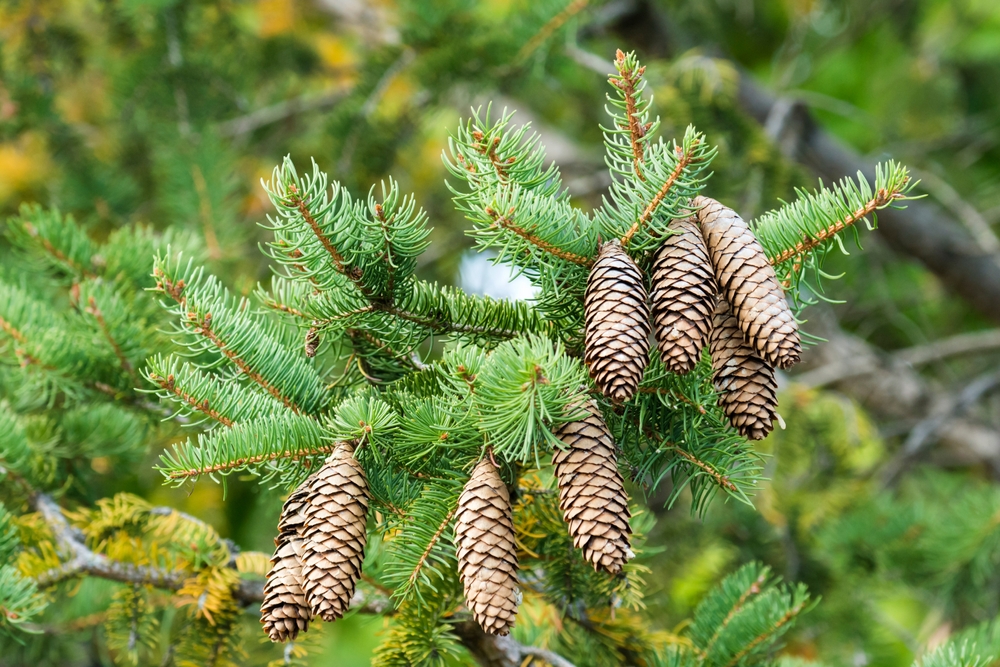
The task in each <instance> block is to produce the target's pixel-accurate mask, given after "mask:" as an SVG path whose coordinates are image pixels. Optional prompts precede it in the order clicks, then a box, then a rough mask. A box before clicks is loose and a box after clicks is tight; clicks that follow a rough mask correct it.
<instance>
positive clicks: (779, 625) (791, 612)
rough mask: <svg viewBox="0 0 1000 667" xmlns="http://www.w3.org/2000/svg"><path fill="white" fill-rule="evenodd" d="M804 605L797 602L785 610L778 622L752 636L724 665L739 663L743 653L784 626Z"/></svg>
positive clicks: (728, 666)
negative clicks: (765, 630) (750, 640)
mask: <svg viewBox="0 0 1000 667" xmlns="http://www.w3.org/2000/svg"><path fill="white" fill-rule="evenodd" d="M804 607H805V604H797V605H795V606H794V607H792V608H791V609H789V610H788V611H787V612H785V615H784V616H782V617H781V618H779V619H778V622H777V623H775V624H774V626H773V627H771V628H769V629H768V630H767V632H762V633H761V634H759V635H757V636H756V637H754V639H753V641H752V642H750V643H749V644H747V645H746V646H744V647H743V650H741V651H740V652H739V653H737V654H736V655H734V656H733V658H732V660H730V661H729V662H727V663H726V667H733V666H734V665H736V664H739V662H740V660H742V659H743V657H744V656H745V655H747V654H748V653H750V651H752V650H754V649H755V648H757V646H758V645H759V644H760V643H761V642H763V641H765V640H766V639H767V638H768V637H770V636H771V635H773V634H774V633H775V632H777V631H778V630H780V629H781V628H782V627H784V626H785V625H786V624H788V622H789V621H791V620H792V619H793V618H795V617H796V616H798V615H799V614H800V613H801V612H802V609H803V608H804Z"/></svg>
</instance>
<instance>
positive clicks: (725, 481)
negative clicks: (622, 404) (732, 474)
mask: <svg viewBox="0 0 1000 667" xmlns="http://www.w3.org/2000/svg"><path fill="white" fill-rule="evenodd" d="M642 430H643V432H644V433H645V434H646V437H647V438H649V439H650V440H655V441H656V442H657V443H659V445H660V446H661V447H663V448H664V449H668V450H670V451H673V452H675V453H676V454H678V455H680V456H681V457H682V458H684V459H686V460H687V461H688V462H689V463H691V464H693V465H695V466H697V467H698V468H701V469H702V470H704V471H705V473H706V474H708V476H709V477H711V478H712V479H713V480H715V483H716V484H718V485H719V486H721V487H722V488H724V489H726V490H728V491H732V492H733V493H738V492H739V488H738V487H737V486H736V485H735V484H733V483H732V482H731V481H730V480H729V477H727V476H726V475H723V474H722V473H720V472H719V471H718V470H716V469H715V468H714V467H713V466H712V465H710V464H708V463H705V462H704V461H702V460H701V459H699V458H698V457H697V456H695V455H694V454H692V453H691V452H689V451H686V450H684V449H682V448H681V447H680V445H677V444H676V443H673V442H670V441H668V440H664V439H663V438H662V437H661V436H660V434H659V433H657V432H656V431H654V430H653V429H651V428H649V427H646V426H643V427H642Z"/></svg>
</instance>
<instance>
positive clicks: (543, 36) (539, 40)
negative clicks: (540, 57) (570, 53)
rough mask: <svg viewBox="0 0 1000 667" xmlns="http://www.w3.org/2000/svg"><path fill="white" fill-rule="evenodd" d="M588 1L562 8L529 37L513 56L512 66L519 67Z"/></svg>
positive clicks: (582, 8) (580, 0) (585, 5)
mask: <svg viewBox="0 0 1000 667" xmlns="http://www.w3.org/2000/svg"><path fill="white" fill-rule="evenodd" d="M588 4H589V0H573V1H572V2H570V3H569V4H568V5H566V7H564V8H563V10H562V11H560V12H559V13H558V14H556V15H555V16H553V17H552V18H550V19H549V20H548V21H546V22H545V25H543V26H542V27H541V29H539V31H538V32H536V33H535V34H534V35H532V36H531V39H529V40H528V41H527V42H525V43H524V45H523V46H522V47H521V48H520V49H519V50H518V52H517V55H516V56H514V64H515V65H520V64H521V63H523V62H524V61H525V60H527V59H528V57H529V56H530V55H531V54H532V53H534V52H535V51H536V50H538V47H539V46H541V45H542V44H544V43H545V41H546V40H547V39H548V38H549V37H551V36H552V33H554V32H555V31H557V30H559V28H561V27H562V26H563V24H565V23H566V21H569V20H570V19H571V18H573V17H574V16H576V15H577V14H579V13H580V12H581V11H583V10H584V9H585V8H586V7H587V5H588Z"/></svg>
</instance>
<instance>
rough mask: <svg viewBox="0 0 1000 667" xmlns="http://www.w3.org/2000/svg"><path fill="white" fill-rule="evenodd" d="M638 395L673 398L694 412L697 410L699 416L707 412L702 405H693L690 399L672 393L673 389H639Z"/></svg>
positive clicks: (674, 392)
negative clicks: (658, 395) (656, 395)
mask: <svg viewBox="0 0 1000 667" xmlns="http://www.w3.org/2000/svg"><path fill="white" fill-rule="evenodd" d="M639 393H640V394H660V395H664V396H672V397H673V398H675V399H677V400H678V401H680V402H682V403H687V404H688V405H690V406H691V407H693V408H694V409H695V410H697V411H698V412H700V413H701V414H705V413H706V412H707V411H706V410H705V406H704V405H700V404H698V403H695V402H694V401H692V400H691V399H690V398H688V397H687V396H685V395H684V394H680V393H678V392H676V391H674V390H673V389H665V388H663V387H639Z"/></svg>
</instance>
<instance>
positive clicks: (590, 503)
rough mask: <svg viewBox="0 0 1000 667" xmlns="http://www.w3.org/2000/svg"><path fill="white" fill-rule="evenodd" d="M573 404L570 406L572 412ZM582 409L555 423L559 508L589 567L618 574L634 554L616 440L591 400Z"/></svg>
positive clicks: (576, 545)
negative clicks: (576, 415)
mask: <svg viewBox="0 0 1000 667" xmlns="http://www.w3.org/2000/svg"><path fill="white" fill-rule="evenodd" d="M577 407H578V406H572V407H571V408H570V409H571V410H573V411H575V410H576V409H577ZM584 408H585V409H586V410H587V412H589V413H590V414H589V415H588V416H587V417H585V418H584V419H581V420H579V421H575V422H568V423H566V424H563V425H562V426H560V427H559V430H558V431H556V437H557V438H559V439H560V440H561V441H562V442H563V444H565V445H566V449H559V448H556V450H555V451H554V452H553V453H552V464H553V465H554V466H555V469H556V478H557V479H558V481H559V509H561V510H562V511H563V519H564V520H565V521H566V524H567V525H568V526H569V534H570V535H571V536H572V537H573V546H575V547H577V548H578V549H582V550H583V557H584V558H586V559H587V560H588V561H589V562H590V563H592V564H593V566H594V569H595V570H596V569H598V568H600V569H603V570H606V571H607V572H610V573H611V574H618V573H619V572H621V569H622V565H624V564H625V563H626V562H627V561H628V560H629V559H631V558H632V557H633V556H634V555H635V554H633V553H632V549H631V548H630V547H629V535H630V534H631V533H632V527H631V526H629V523H628V520H629V517H630V516H631V514H630V513H629V509H628V494H626V493H625V482H624V480H623V479H622V476H621V473H620V472H619V471H618V463H617V460H616V456H615V443H614V440H612V438H611V432H610V431H608V427H607V425H606V424H605V423H604V418H603V417H602V416H601V411H600V409H599V408H598V407H597V404H596V403H595V402H594V401H588V402H587V403H586V405H585V406H584Z"/></svg>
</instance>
